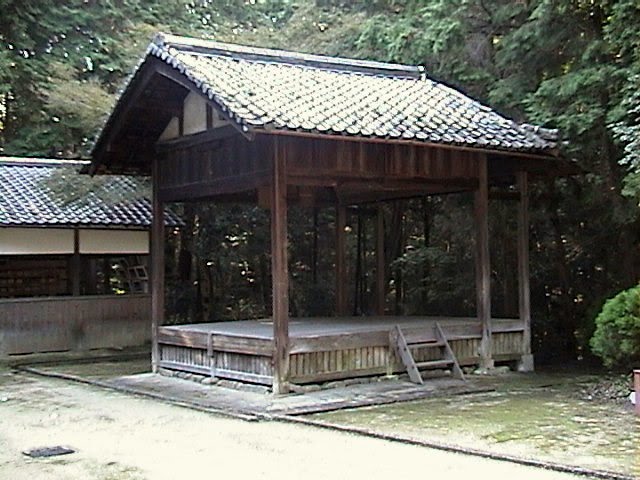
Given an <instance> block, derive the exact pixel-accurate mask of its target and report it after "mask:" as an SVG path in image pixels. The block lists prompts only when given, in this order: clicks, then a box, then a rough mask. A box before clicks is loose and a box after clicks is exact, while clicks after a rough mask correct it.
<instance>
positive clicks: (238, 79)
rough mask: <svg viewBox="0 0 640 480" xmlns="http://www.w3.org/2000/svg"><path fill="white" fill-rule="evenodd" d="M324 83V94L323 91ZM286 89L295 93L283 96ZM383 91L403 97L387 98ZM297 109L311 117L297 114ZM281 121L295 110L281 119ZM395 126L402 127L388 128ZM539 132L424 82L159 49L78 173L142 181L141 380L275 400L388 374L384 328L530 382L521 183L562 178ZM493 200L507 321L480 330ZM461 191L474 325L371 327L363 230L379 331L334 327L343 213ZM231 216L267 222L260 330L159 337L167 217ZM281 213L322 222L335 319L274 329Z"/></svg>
mask: <svg viewBox="0 0 640 480" xmlns="http://www.w3.org/2000/svg"><path fill="white" fill-rule="evenodd" d="M234 62H235V63H234ZM242 68H244V70H241V71H240V73H238V71H239V70H238V69H242ZM252 69H257V70H256V71H255V72H253V70H252ZM310 79H311V80H313V82H315V83H313V82H311V83H309V82H308V80H310ZM305 82H306V83H305ZM323 82H324V83H329V84H331V85H329V87H331V88H327V89H323V88H324V83H323ZM349 82H351V84H352V85H351V84H350V83H349ZM359 82H361V83H359ZM362 82H364V83H362ZM367 82H370V83H367ZM394 82H395V83H394ZM264 83H266V84H267V85H263V84H264ZM312 84H313V85H312ZM334 84H335V85H334ZM230 85H231V86H230ZM299 85H304V88H303V89H302V90H299V91H297V92H296V91H294V92H293V93H292V94H291V95H289V94H290V92H289V90H295V89H299V88H300V87H299ZM371 85H373V87H372V86H371ZM398 86H399V87H402V90H401V91H400V92H393V91H389V92H387V90H385V89H389V90H391V89H393V88H398ZM374 87H375V88H374ZM332 88H333V90H336V91H342V90H341V89H347V90H346V91H347V92H351V93H349V94H347V93H342V95H343V97H340V94H336V95H334V97H332V98H331V99H330V100H326V101H327V102H328V103H327V105H326V106H325V107H326V109H327V110H328V111H329V113H328V114H322V112H321V110H323V109H322V108H320V109H319V108H317V105H316V106H314V103H313V101H316V102H320V103H321V102H322V101H323V98H324V97H322V95H320V93H318V92H321V93H323V94H326V95H330V94H329V93H327V92H330V91H331V90H332ZM349 88H350V89H351V90H348V89H349ZM361 88H371V89H372V92H371V93H370V94H369V95H368V96H367V95H365V96H364V97H363V98H362V99H360V100H358V101H359V102H360V103H358V104H357V105H351V104H350V103H349V102H351V103H353V102H354V101H353V100H352V98H351V97H350V96H349V95H351V96H353V97H357V96H358V93H357V91H359V89H361ZM411 89H414V90H415V91H413V90H411ZM432 89H435V90H437V91H435V92H432ZM410 90H411V91H410ZM309 92H311V93H309ZM411 92H413V93H411ZM365 93H367V92H365ZM288 95H289V96H288ZM314 95H316V97H317V98H315V97H314ZM403 95H404V96H405V97H406V98H405V97H403ZM411 95H413V97H411ZM305 96H309V99H308V100H309V102H308V103H304V104H303V105H298V104H299V103H300V102H301V100H300V99H304V98H306V97H305ZM425 98H427V100H425ZM431 98H433V100H429V99H431ZM372 99H373V100H372ZM443 99H444V100H443ZM240 100H242V102H244V103H242V104H239V103H238V102H240ZM341 101H342V102H343V103H345V104H349V105H351V106H350V107H348V108H347V107H344V108H346V110H347V111H345V112H342V111H340V113H339V114H338V113H334V114H333V115H336V116H338V117H339V120H340V121H337V120H335V119H334V118H333V117H331V116H330V115H332V113H331V112H337V111H338V110H339V109H340V108H343V107H342V106H341V105H340V102H341ZM376 101H377V102H378V103H377V104H376ZM260 102H262V103H260ZM278 102H279V103H278ZM421 102H422V103H421ZM424 102H426V103H424ZM429 102H431V103H433V104H431V103H429ZM274 104H278V105H277V106H276V107H274V106H273V105H274ZM292 105H298V106H297V107H296V108H298V110H296V111H293V110H290V108H293V107H292ZM322 106H323V105H322V104H320V107H322ZM351 107H353V108H351ZM349 108H351V110H349ZM269 109H272V110H273V111H269ZM440 110H441V111H440ZM274 112H275V113H274ZM314 112H315V113H314ZM389 112H391V114H389ZM416 112H417V113H416ZM392 114H393V115H396V116H398V115H401V116H402V118H403V120H402V122H404V123H402V122H401V123H400V124H394V123H393V122H394V121H396V120H395V118H396V117H394V116H393V115H392ZM296 115H298V116H299V118H297V117H296ZM313 115H316V117H313ZM458 117H460V118H458ZM369 118H371V119H372V120H371V121H370V123H369V124H365V120H367V119H369ZM367 121H368V120H367ZM340 122H342V123H340ZM452 122H453V123H452ZM492 122H493V123H492ZM434 132H435V133H434ZM538 133H540V132H538ZM538 133H536V132H534V131H533V130H532V129H528V128H526V127H522V126H519V125H517V124H515V123H514V122H511V121H509V120H506V119H504V118H503V117H501V116H499V115H498V114H496V113H495V112H492V111H491V110H489V109H488V108H486V107H483V106H481V105H479V104H478V103H477V102H474V101H472V100H471V99H469V98H468V97H465V96H463V95H462V94H460V93H459V92H454V91H453V90H451V89H448V88H446V87H442V86H440V85H438V84H436V83H435V82H432V81H431V80H429V79H427V78H426V77H425V76H424V72H423V71H422V70H421V69H420V68H417V67H407V66H401V65H389V64H379V63H375V62H362V61H350V60H345V59H331V58H327V57H317V56H304V55H300V54H294V53H290V52H276V51H270V50H260V49H249V48H244V47H239V46H234V45H223V44H217V43H213V42H205V41H200V40H193V39H184V38H181V37H173V36H159V37H158V38H157V39H156V40H155V41H154V43H152V45H151V46H150V48H149V52H148V55H147V58H146V59H145V61H144V63H142V65H141V66H140V67H139V69H138V70H137V72H136V74H135V75H134V76H133V78H132V80H131V82H130V83H129V85H128V87H127V89H126V90H125V92H124V94H123V96H122V97H121V99H120V101H119V102H118V104H117V105H116V108H115V110H114V112H113V114H112V116H111V118H110V120H109V121H108V123H107V124H106V126H105V128H104V130H103V132H102V134H101V136H100V138H99V140H98V142H97V144H96V147H95V149H94V162H93V170H94V172H96V171H102V170H106V171H132V172H134V173H135V172H149V171H152V175H153V184H154V200H153V209H154V224H153V231H152V292H153V299H152V335H153V353H152V356H153V358H152V360H153V368H154V371H157V370H158V368H159V367H164V368H169V369H174V370H182V371H191V372H196V373H202V374H213V375H216V376H220V377H226V378H235V379H239V380H244V381H249V382H257V383H263V384H269V385H272V387H273V391H274V393H286V392H287V391H288V389H289V385H290V383H292V382H293V383H305V382H319V381H326V380H332V379H337V378H347V377H351V376H360V375H374V374H382V373H390V372H395V371H398V370H399V369H400V365H399V363H398V360H397V359H396V358H395V356H394V354H393V347H392V346H390V340H389V331H390V329H391V328H393V327H394V326H396V325H399V326H401V328H402V329H403V330H404V331H405V334H406V335H407V336H408V337H409V338H410V339H419V340H420V339H421V340H424V341H425V342H429V341H432V340H433V339H434V335H435V330H436V322H437V324H438V325H440V326H441V327H442V329H443V331H444V332H445V334H446V337H447V339H448V340H449V343H450V344H451V348H452V349H453V350H454V352H455V354H456V356H457V357H458V360H459V361H460V363H461V364H463V365H472V364H473V365H481V366H483V367H487V368H491V367H492V366H493V364H494V361H495V360H501V361H502V360H505V361H517V362H518V363H519V366H520V368H521V369H523V370H531V369H533V357H532V355H531V346H530V345H531V338H530V337H531V333H530V332H531V313H530V299H529V243H528V228H529V225H528V198H529V190H528V182H529V177H530V176H531V175H532V174H533V175H537V174H549V173H551V174H553V173H557V172H558V168H559V165H560V162H559V161H558V159H557V158H556V157H555V144H554V143H553V142H552V141H550V140H549V139H545V138H543V137H541V136H539V135H538ZM492 185H493V186H500V187H501V188H503V189H504V186H505V185H508V186H509V187H508V193H507V195H506V196H508V197H509V198H516V199H517V200H518V202H519V203H518V205H519V207H518V232H517V236H518V249H517V251H518V262H517V263H518V278H519V285H518V292H519V318H517V319H509V320H506V319H493V318H492V315H491V285H490V260H489V230H488V202H489V196H490V187H491V186H492ZM459 192H474V218H475V258H476V263H475V272H476V274H475V283H476V291H477V298H476V303H477V315H476V316H475V317H473V318H442V319H434V318H429V317H416V318H412V317H401V318H398V317H391V316H385V311H384V301H383V298H384V296H385V292H386V290H385V289H386V287H385V280H384V279H385V267H386V266H385V264H384V248H385V247H384V228H385V227H384V222H383V218H382V215H381V214H378V222H377V225H378V229H377V231H378V233H377V242H376V253H377V259H378V260H377V269H376V270H377V272H376V276H377V281H376V285H377V295H378V302H377V316H375V317H367V318H354V317H349V316H348V314H347V311H346V308H347V299H346V293H345V292H346V290H345V286H346V285H347V279H346V278H345V275H346V268H345V222H346V220H345V219H346V207H347V206H349V205H356V204H363V203H368V204H373V205H381V204H382V202H386V201H393V200H396V199H405V198H412V197H419V196H426V195H433V194H438V195H441V194H447V193H459ZM229 200H234V201H238V200H239V201H247V202H255V203H257V204H258V205H260V206H262V207H264V208H267V209H269V211H270V213H271V226H270V228H271V262H272V288H273V305H272V316H271V318H270V319H265V320H254V321H243V322H224V323H212V324H201V325H182V326H172V327H165V326H162V323H163V318H164V301H165V291H164V243H163V232H164V226H163V215H162V212H163V209H164V207H165V205H166V204H168V203H170V202H184V201H229ZM292 204H298V205H302V206H307V207H325V208H326V207H331V208H335V209H336V219H337V221H336V261H335V278H336V306H335V315H336V317H335V318H321V319H317V318H314V319H300V318H296V319H290V318H289V274H288V246H287V243H288V240H287V211H288V206H289V205H292ZM414 350H415V351H414V355H415V356H416V358H417V359H418V360H419V359H421V358H422V359H425V360H428V354H427V353H425V352H421V351H420V347H416V348H415V349H414Z"/></svg>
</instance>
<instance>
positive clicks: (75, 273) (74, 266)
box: [71, 228, 95, 297]
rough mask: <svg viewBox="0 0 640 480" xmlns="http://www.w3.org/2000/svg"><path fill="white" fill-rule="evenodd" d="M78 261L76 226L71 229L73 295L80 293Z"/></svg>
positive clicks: (78, 238) (78, 244)
mask: <svg viewBox="0 0 640 480" xmlns="http://www.w3.org/2000/svg"><path fill="white" fill-rule="evenodd" d="M80 262H81V258H80V231H79V230H78V229H77V228H76V229H75V230H74V231H73V257H71V294H72V295H73V296H74V297H77V296H79V295H80V274H81V270H82V268H81V264H80ZM94 281H95V279H94Z"/></svg>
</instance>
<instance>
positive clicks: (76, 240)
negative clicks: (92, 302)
mask: <svg viewBox="0 0 640 480" xmlns="http://www.w3.org/2000/svg"><path fill="white" fill-rule="evenodd" d="M80 262H81V258H80V231H79V230H78V229H77V228H76V229H75V230H74V231H73V257H71V294H72V295H73V296H74V297H77V296H79V295H80V273H81V270H82V268H81V264H80Z"/></svg>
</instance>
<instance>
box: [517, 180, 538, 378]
mask: <svg viewBox="0 0 640 480" xmlns="http://www.w3.org/2000/svg"><path fill="white" fill-rule="evenodd" d="M516 181H517V184H518V191H519V192H520V202H519V204H518V297H519V302H518V303H519V311H520V320H521V321H522V324H523V327H524V331H523V333H522V359H521V360H520V363H519V365H518V370H520V371H524V372H531V371H533V369H534V364H533V355H531V294H530V289H529V182H528V178H527V172H518V173H517V174H516Z"/></svg>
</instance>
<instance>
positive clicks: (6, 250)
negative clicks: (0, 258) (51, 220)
mask: <svg viewBox="0 0 640 480" xmlns="http://www.w3.org/2000/svg"><path fill="white" fill-rule="evenodd" d="M73 247H74V241H73V229H63V228H14V227H9V228H4V227H3V228H0V255H40V254H42V255H60V254H69V253H73Z"/></svg>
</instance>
